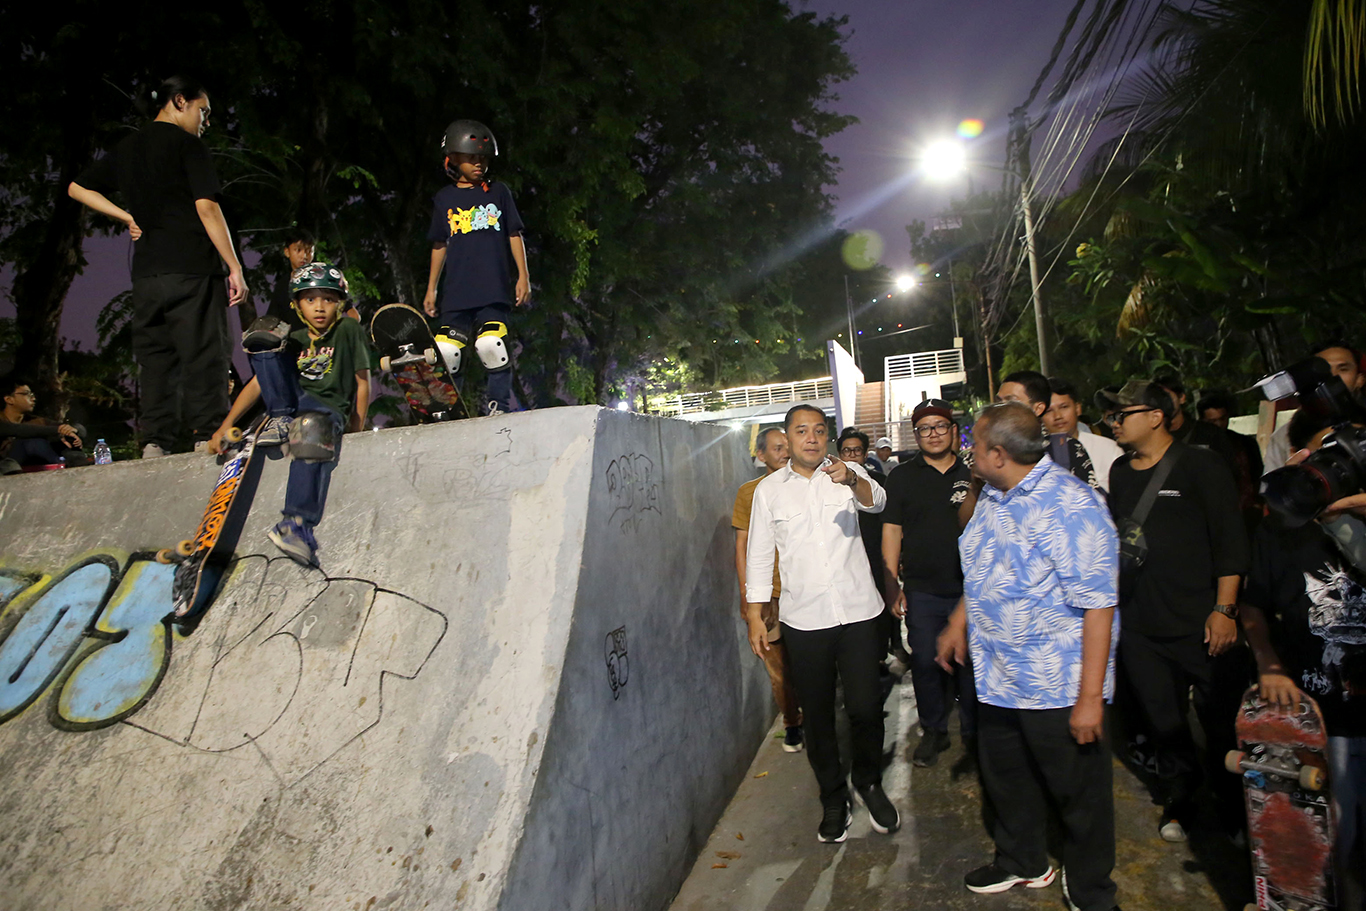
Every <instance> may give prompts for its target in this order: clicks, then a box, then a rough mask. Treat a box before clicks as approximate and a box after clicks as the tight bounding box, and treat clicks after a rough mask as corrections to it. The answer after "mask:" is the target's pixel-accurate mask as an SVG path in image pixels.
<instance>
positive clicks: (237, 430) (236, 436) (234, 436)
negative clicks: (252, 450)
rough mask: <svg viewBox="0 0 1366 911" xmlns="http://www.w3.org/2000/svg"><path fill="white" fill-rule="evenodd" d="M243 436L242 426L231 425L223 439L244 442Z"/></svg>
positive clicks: (230, 441)
mask: <svg viewBox="0 0 1366 911" xmlns="http://www.w3.org/2000/svg"><path fill="white" fill-rule="evenodd" d="M242 436H243V434H242V428H241V427H229V428H228V432H227V433H225V434H223V439H225V440H227V441H228V442H229V443H240V442H242Z"/></svg>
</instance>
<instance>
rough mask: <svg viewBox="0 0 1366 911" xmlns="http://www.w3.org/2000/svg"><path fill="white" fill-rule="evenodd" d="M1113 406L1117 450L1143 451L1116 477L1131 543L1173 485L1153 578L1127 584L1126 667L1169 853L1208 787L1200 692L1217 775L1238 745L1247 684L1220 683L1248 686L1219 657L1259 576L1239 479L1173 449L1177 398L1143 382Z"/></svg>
mask: <svg viewBox="0 0 1366 911" xmlns="http://www.w3.org/2000/svg"><path fill="white" fill-rule="evenodd" d="M1107 396H1109V398H1110V399H1111V400H1112V403H1113V405H1114V406H1115V409H1116V410H1115V411H1114V413H1113V414H1111V415H1110V417H1109V418H1108V420H1109V422H1110V425H1111V426H1112V427H1113V428H1114V431H1115V440H1116V441H1117V442H1119V443H1120V444H1121V445H1123V446H1126V447H1128V448H1131V449H1132V450H1133V452H1132V453H1130V454H1129V455H1127V456H1125V457H1124V458H1122V459H1120V460H1119V461H1117V462H1115V464H1114V466H1113V467H1112V468H1111V469H1110V508H1111V512H1112V513H1113V514H1114V517H1115V524H1116V525H1117V526H1119V527H1120V529H1121V534H1120V536H1121V540H1125V539H1126V537H1127V538H1129V539H1130V540H1132V538H1133V537H1134V536H1133V534H1132V533H1127V534H1126V531H1125V525H1126V523H1128V522H1129V521H1130V520H1131V518H1132V517H1133V515H1134V513H1135V512H1136V510H1137V507H1138V503H1139V501H1140V500H1141V499H1142V498H1143V495H1144V491H1145V490H1146V489H1147V488H1148V487H1149V485H1150V484H1153V483H1155V482H1157V481H1160V482H1161V484H1160V486H1159V487H1158V488H1157V489H1156V490H1155V491H1154V493H1155V498H1154V499H1153V501H1152V507H1151V509H1150V511H1149V512H1148V515H1147V516H1146V518H1144V520H1143V521H1142V523H1141V527H1142V536H1143V538H1144V539H1145V541H1146V545H1147V554H1146V557H1145V558H1144V559H1143V562H1142V565H1141V567H1138V568H1137V569H1133V568H1130V569H1128V570H1127V571H1125V572H1123V573H1122V578H1121V582H1120V628H1121V630H1122V634H1121V636H1120V640H1119V658H1120V662H1121V664H1122V666H1123V670H1124V673H1125V675H1126V676H1127V678H1128V680H1129V682H1130V684H1131V686H1132V687H1133V691H1134V694H1135V696H1136V697H1137V700H1138V703H1139V706H1140V708H1141V710H1142V713H1143V715H1144V716H1145V718H1146V720H1147V722H1148V725H1149V728H1150V730H1151V732H1152V734H1153V738H1154V744H1155V746H1156V750H1157V772H1158V778H1159V780H1160V784H1161V791H1162V794H1161V796H1162V799H1163V812H1162V819H1161V821H1160V822H1159V824H1158V828H1159V832H1160V834H1161V836H1162V838H1163V839H1164V840H1166V841H1184V840H1185V838H1186V829H1187V828H1188V827H1189V826H1190V824H1191V821H1192V819H1193V817H1194V813H1195V797H1196V788H1197V786H1198V785H1199V782H1200V778H1201V771H1200V765H1199V762H1198V759H1197V755H1196V750H1195V743H1194V740H1193V739H1192V737H1191V732H1190V728H1189V725H1188V723H1187V721H1186V709H1187V699H1188V696H1187V693H1188V692H1189V690H1190V689H1191V687H1192V686H1193V687H1194V688H1195V707H1196V712H1197V714H1198V715H1199V717H1200V722H1201V727H1202V728H1203V729H1204V731H1205V735H1206V740H1207V743H1208V749H1207V759H1211V760H1213V761H1211V762H1210V763H1209V765H1210V768H1211V769H1214V768H1216V767H1218V764H1219V763H1221V762H1222V757H1223V755H1224V752H1225V748H1226V747H1227V748H1231V747H1232V745H1233V716H1234V712H1235V710H1236V708H1237V699H1238V692H1240V690H1241V683H1239V685H1237V686H1232V687H1219V686H1216V678H1218V677H1219V676H1221V675H1224V674H1237V670H1236V664H1231V663H1225V662H1221V661H1220V660H1218V656H1219V655H1222V654H1224V653H1225V652H1228V651H1229V650H1230V649H1231V648H1232V647H1233V646H1234V645H1235V643H1236V641H1237V637H1238V626H1237V622H1236V621H1237V616H1238V607H1237V595H1238V583H1239V580H1240V577H1241V576H1242V575H1243V574H1244V573H1245V572H1246V571H1247V565H1248V543H1247V533H1246V531H1245V530H1244V528H1243V524H1242V521H1241V516H1240V515H1239V512H1238V494H1237V490H1236V489H1235V487H1234V484H1233V476H1232V474H1231V473H1230V472H1229V470H1228V467H1227V466H1226V465H1225V464H1224V462H1223V460H1222V459H1220V458H1219V457H1218V456H1217V455H1215V454H1214V453H1212V452H1210V451H1208V450H1206V449H1201V448H1199V447H1195V446H1186V445H1183V444H1180V443H1176V442H1175V441H1174V440H1173V439H1172V435H1171V431H1170V429H1169V424H1170V421H1171V416H1172V414H1173V413H1174V412H1175V411H1176V405H1175V402H1174V401H1173V400H1172V398H1171V397H1170V396H1169V395H1168V394H1167V392H1166V390H1164V389H1163V388H1162V387H1161V386H1159V385H1157V384H1156V383H1150V382H1146V381H1143V380H1133V381H1130V382H1129V383H1127V384H1126V385H1125V386H1124V387H1123V388H1122V389H1120V390H1119V392H1118V393H1114V394H1108V393H1107ZM1159 466H1161V467H1159ZM1163 471H1165V472H1166V477H1165V479H1163V478H1162V477H1161V475H1160V472H1163ZM1134 521H1136V520H1134ZM1229 692H1232V693H1233V696H1232V702H1231V704H1230V703H1229V701H1228V699H1227V698H1226V695H1227V694H1228V693H1229ZM1212 777H1213V781H1212V784H1213V785H1214V787H1215V791H1216V796H1217V797H1218V799H1219V805H1218V807H1217V809H1219V810H1220V811H1221V814H1222V817H1221V818H1222V821H1223V822H1224V823H1225V824H1226V825H1228V826H1229V827H1230V828H1233V827H1235V826H1237V825H1238V824H1239V823H1240V822H1241V820H1242V808H1241V794H1240V793H1239V789H1238V782H1237V779H1236V778H1234V776H1231V775H1227V774H1222V773H1218V772H1213V773H1212Z"/></svg>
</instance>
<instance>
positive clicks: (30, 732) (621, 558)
mask: <svg viewBox="0 0 1366 911" xmlns="http://www.w3.org/2000/svg"><path fill="white" fill-rule="evenodd" d="M286 474H287V462H286V461H277V462H270V463H268V464H266V466H265V470H264V472H263V475H262V479H261V483H260V487H259V489H258V491H257V494H256V498H255V502H254V505H253V509H252V512H251V514H250V516H249V518H248V521H247V525H246V529H245V531H244V533H243V537H242V541H241V544H240V545H239V548H238V559H237V562H236V565H235V567H234V569H233V571H232V573H231V575H230V576H229V579H228V581H227V582H226V583H225V585H224V588H223V591H222V592H221V593H220V595H219V597H218V600H217V601H216V602H215V604H214V605H213V607H211V608H210V610H209V612H208V613H207V614H206V615H205V618H204V621H203V622H202V623H201V624H200V625H199V627H198V628H197V629H196V630H194V632H193V633H191V634H189V635H183V634H182V633H180V632H178V631H175V630H172V629H170V628H168V627H167V626H166V625H164V624H163V623H162V622H161V618H162V617H163V616H164V615H165V613H166V610H167V609H168V607H169V575H170V570H169V569H168V568H166V567H160V566H159V565H157V564H155V563H154V562H152V561H151V560H150V559H149V558H150V556H151V553H152V552H153V551H154V550H155V549H156V548H158V547H163V546H167V545H169V544H172V543H173V542H174V541H176V540H178V539H180V538H183V537H186V536H187V535H188V534H190V533H191V532H192V531H193V529H194V527H195V525H196V524H197V522H198V518H199V515H200V513H201V512H202V510H203V507H204V503H205V500H206V499H207V496H208V493H209V490H210V488H211V487H212V484H213V479H214V477H215V475H216V466H214V464H213V463H212V460H210V459H207V458H204V457H202V456H188V455H187V456H175V457H170V458H166V459H161V460H157V461H154V462H137V463H133V462H130V463H118V464H115V465H113V466H108V467H100V468H90V469H81V470H79V471H68V472H54V473H50V474H43V475H26V476H22V477H15V478H5V479H3V481H0V757H3V758H2V759H0V815H3V818H4V819H5V820H6V822H7V825H6V829H5V831H4V832H3V833H2V834H0V856H4V857H5V863H4V864H3V865H0V894H4V895H5V901H4V905H5V907H6V909H13V911H26V909H70V908H113V907H139V908H158V909H159V908H165V909H172V908H176V909H178V908H210V909H237V908H243V909H245V908H300V909H313V908H316V909H329V911H330V909H338V908H394V909H407V908H422V907H427V906H432V907H459V908H487V909H492V908H504V909H517V911H522V909H537V908H556V909H560V908H612V909H622V911H628V909H629V911H648V909H654V908H664V907H666V906H667V905H668V902H669V900H670V898H671V897H672V895H673V893H674V891H675V890H676V888H677V885H678V883H679V882H681V881H682V878H683V876H684V875H685V873H686V871H687V870H688V868H689V866H690V865H691V862H692V860H693V858H694V857H695V855H696V852H697V850H698V849H699V847H700V846H701V844H702V843H703V842H704V841H705V839H706V837H707V834H708V832H709V831H710V830H711V827H712V826H713V825H714V823H715V821H716V819H717V818H718V817H719V815H720V813H721V811H722V809H723V808H724V806H725V804H726V802H727V800H728V798H729V796H730V795H731V793H733V791H734V788H735V786H736V785H737V784H738V782H739V780H740V778H741V777H742V776H743V774H744V771H745V768H746V766H747V765H748V762H749V759H750V757H751V756H752V755H753V753H754V749H755V748H756V746H757V744H758V742H759V740H760V738H761V737H762V736H763V731H764V729H765V728H766V726H767V721H768V719H769V717H771V711H772V709H771V707H770V702H771V699H770V698H769V694H768V684H767V679H766V677H765V676H764V673H763V669H762V667H761V665H760V664H759V663H758V662H755V661H751V660H746V659H747V658H748V647H747V645H746V644H745V641H744V635H743V628H742V624H741V622H740V619H739V616H738V612H737V610H736V605H737V603H738V595H737V592H736V588H735V582H734V572H733V563H732V548H731V545H730V540H731V538H730V529H729V515H730V506H731V501H732V498H733V493H734V490H735V488H736V487H737V486H738V485H739V484H740V483H742V482H743V481H744V480H746V479H747V478H748V477H750V475H751V473H750V470H749V460H748V457H747V455H746V453H745V450H744V447H743V443H742V441H741V440H740V439H739V437H738V436H737V435H735V434H729V433H727V432H726V430H725V429H723V428H718V427H713V426H706V425H693V424H688V423H685V422H681V421H669V420H660V419H654V418H648V417H640V416H635V415H623V414H618V413H616V412H613V411H604V410H600V409H596V408H591V407H583V408H560V409H551V410H547V411H541V412H531V413H525V414H518V415H511V416H505V417H498V418H483V419H479V420H473V421H463V422H458V423H454V424H446V425H438V426H428V427H415V428H402V429H395V430H389V431H384V432H381V433H372V434H370V433H368V434H363V435H355V436H351V437H348V438H347V445H346V448H345V451H344V453H343V456H342V463H341V464H340V465H339V466H338V468H337V471H336V472H335V474H334V478H333V484H332V489H331V493H330V495H329V502H328V510H327V515H326V517H325V519H324V521H323V523H322V525H321V526H320V527H319V530H318V537H319V540H320V542H321V543H322V546H323V549H322V551H321V553H320V557H321V560H322V566H323V569H322V570H321V571H319V570H307V569H303V568H300V567H298V566H296V565H294V564H293V563H291V562H290V561H288V560H284V559H282V558H279V557H278V556H277V555H276V554H275V553H274V548H273V546H271V545H270V544H269V543H268V542H267V541H266V540H265V537H264V532H265V530H266V529H267V528H269V527H270V526H271V525H272V524H274V522H275V521H276V518H277V516H278V510H279V506H280V504H281V503H282V502H283V492H284V483H285V477H286Z"/></svg>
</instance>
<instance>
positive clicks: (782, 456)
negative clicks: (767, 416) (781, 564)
mask: <svg viewBox="0 0 1366 911" xmlns="http://www.w3.org/2000/svg"><path fill="white" fill-rule="evenodd" d="M755 447H756V450H757V452H756V455H757V456H758V458H759V461H761V462H763V463H764V467H765V468H767V469H768V470H767V471H766V472H765V473H764V477H767V476H768V475H770V474H772V473H773V472H775V471H777V470H778V469H779V468H782V467H783V466H784V465H786V464H787V436H786V435H785V434H784V433H783V431H782V428H781V427H770V428H769V429H767V430H765V431H763V432H762V433H760V434H759V438H758V440H757V441H756V442H755ZM762 480H763V478H755V479H754V480H753V481H748V482H746V483H744V484H742V485H740V490H739V492H738V493H736V495H735V510H734V512H733V513H732V514H731V519H730V524H731V527H732V528H734V529H735V574H736V576H738V577H739V579H740V615H741V616H744V613H745V554H746V552H747V550H748V546H749V513H750V508H751V507H752V506H753V505H754V488H756V487H758V486H759V482H760V481H762ZM781 593H782V588H781V585H780V582H779V579H778V561H777V560H774V561H773V598H772V599H771V600H770V601H769V602H768V605H767V606H766V607H765V608H764V612H763V619H764V626H765V627H767V629H768V641H769V643H770V644H771V645H772V646H773V648H771V649H768V650H767V651H765V652H764V654H763V659H764V668H765V669H766V670H767V671H768V679H769V682H770V683H771V684H772V685H773V699H774V701H776V702H777V703H778V709H779V711H781V712H782V713H783V726H784V727H786V728H787V733H786V735H785V736H784V737H783V749H784V750H786V751H787V752H789V753H796V752H798V751H799V750H801V748H802V713H801V709H799V708H798V707H797V692H796V690H794V689H793V688H792V681H791V680H789V679H788V677H787V650H786V649H785V648H784V647H783V644H782V638H781V637H782V633H781V632H780V631H779V629H778V596H779V595H780V594H781Z"/></svg>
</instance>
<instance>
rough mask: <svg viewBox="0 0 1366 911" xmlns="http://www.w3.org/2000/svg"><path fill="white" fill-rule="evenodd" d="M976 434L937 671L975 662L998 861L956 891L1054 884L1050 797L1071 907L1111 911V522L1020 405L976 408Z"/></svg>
mask: <svg viewBox="0 0 1366 911" xmlns="http://www.w3.org/2000/svg"><path fill="white" fill-rule="evenodd" d="M973 435H974V441H973V457H974V463H975V464H974V471H975V472H976V473H977V474H978V475H979V476H980V477H981V478H982V479H983V480H984V481H985V482H986V486H985V488H984V489H983V492H982V498H981V500H980V501H979V502H978V504H977V509H976V510H975V512H974V513H973V516H972V521H971V522H969V523H968V526H967V528H965V529H964V531H963V535H962V537H961V538H960V539H959V544H958V547H959V553H960V555H961V557H962V561H963V599H962V600H961V601H960V602H959V604H958V607H957V608H956V609H955V610H954V612H953V615H952V616H951V617H950V618H949V624H948V627H947V628H946V629H945V630H944V632H943V634H942V635H941V636H940V637H939V659H938V660H939V662H940V664H941V665H943V666H944V667H945V668H946V669H948V668H949V667H950V666H951V665H950V663H949V662H950V661H957V662H958V663H959V664H960V665H961V664H963V663H964V662H965V660H966V658H967V654H968V652H969V650H970V651H971V654H972V666H973V670H974V673H975V676H976V681H977V698H978V701H979V703H980V707H979V710H978V721H977V726H978V749H979V756H978V761H979V763H980V766H981V770H982V783H983V788H984V790H985V792H986V798H987V800H989V801H990V802H991V807H992V810H993V811H994V814H993V815H994V822H993V826H992V832H991V836H992V839H993V840H994V841H995V842H996V857H995V859H994V860H993V861H992V862H991V863H990V864H987V865H985V866H983V867H980V868H979V869H976V870H973V871H972V872H971V873H969V874H968V875H967V876H966V877H964V882H965V884H966V885H967V887H968V889H970V890H971V891H973V892H982V893H991V892H1004V891H1005V890H1007V889H1009V888H1011V887H1012V886H1015V885H1024V886H1026V887H1027V888H1031V889H1040V888H1043V887H1045V886H1047V885H1048V884H1049V883H1051V882H1052V881H1053V877H1054V869H1053V867H1052V865H1051V864H1050V863H1049V859H1048V854H1047V852H1046V850H1045V844H1046V839H1045V831H1044V829H1045V825H1046V821H1047V816H1048V813H1047V808H1048V805H1049V803H1050V802H1051V803H1053V804H1054V805H1055V806H1057V808H1058V811H1059V815H1060V816H1061V818H1062V824H1063V830H1064V840H1063V858H1062V859H1063V862H1064V863H1065V864H1066V866H1067V873H1066V874H1065V875H1064V877H1063V891H1064V893H1065V895H1066V897H1067V901H1068V904H1069V906H1070V907H1072V908H1073V909H1080V911H1110V909H1112V908H1115V907H1117V906H1116V905H1115V884H1114V881H1113V880H1112V879H1111V878H1110V872H1111V871H1112V870H1113V869H1114V863H1115V825H1114V795H1113V791H1112V782H1111V768H1110V754H1109V751H1108V750H1107V749H1106V746H1105V742H1104V737H1103V732H1102V721H1103V718H1104V714H1105V702H1107V701H1109V700H1110V699H1111V697H1112V695H1113V689H1114V655H1115V650H1114V644H1115V641H1116V634H1115V627H1116V626H1117V622H1116V621H1117V616H1116V613H1115V607H1114V606H1115V602H1116V601H1117V599H1118V592H1117V590H1116V589H1117V576H1118V549H1119V542H1118V538H1117V536H1116V534H1115V526H1114V523H1113V522H1112V521H1111V519H1110V513H1109V510H1108V509H1107V508H1106V507H1105V506H1104V504H1102V503H1101V501H1100V500H1099V498H1098V497H1097V496H1096V494H1095V493H1094V492H1093V491H1092V489H1091V488H1090V487H1088V486H1087V485H1086V484H1084V483H1082V482H1081V481H1079V480H1077V479H1076V478H1075V477H1073V476H1072V475H1071V474H1069V473H1068V472H1067V471H1064V470H1063V469H1062V468H1060V467H1059V466H1057V465H1056V464H1054V462H1053V460H1052V459H1050V458H1049V457H1048V456H1047V455H1046V454H1045V451H1046V449H1047V446H1048V443H1047V440H1046V439H1045V438H1044V436H1043V434H1042V431H1041V430H1040V426H1039V419H1038V418H1037V417H1036V416H1035V415H1034V413H1033V411H1031V410H1030V409H1029V408H1028V407H1027V406H1025V405H1022V404H1019V403H1015V402H1007V403H1004V404H1000V405H992V406H990V407H988V408H986V409H985V410H984V411H983V412H982V414H981V415H980V416H979V417H978V419H977V422H976V424H975V425H974V426H973Z"/></svg>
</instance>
